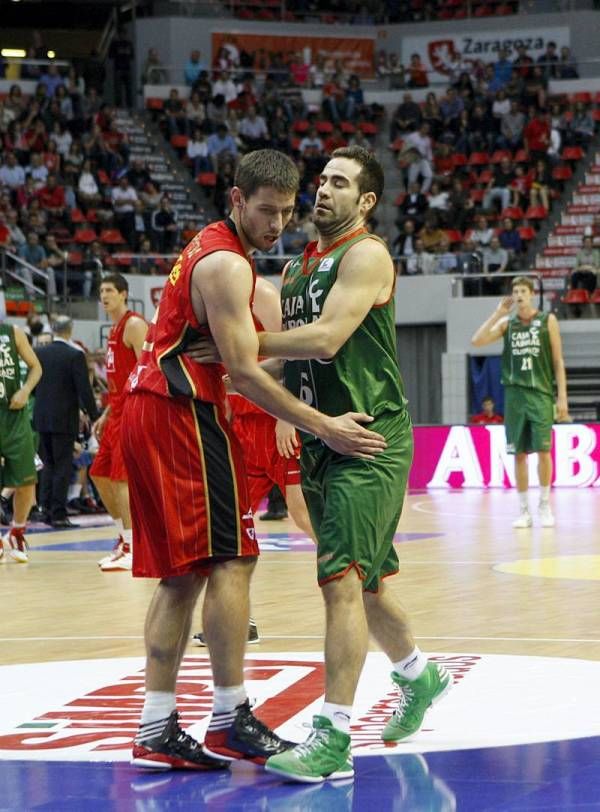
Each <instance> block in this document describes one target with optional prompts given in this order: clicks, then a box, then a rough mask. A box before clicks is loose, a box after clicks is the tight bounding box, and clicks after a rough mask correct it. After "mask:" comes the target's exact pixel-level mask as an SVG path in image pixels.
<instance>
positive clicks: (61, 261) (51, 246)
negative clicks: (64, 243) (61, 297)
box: [43, 234, 67, 289]
mask: <svg viewBox="0 0 600 812" xmlns="http://www.w3.org/2000/svg"><path fill="white" fill-rule="evenodd" d="M43 247H44V251H45V252H46V262H47V263H48V265H47V267H48V268H52V270H53V271H54V275H55V277H57V278H58V279H59V281H60V282H61V283H62V281H63V279H64V269H65V267H66V266H65V262H66V256H67V252H66V251H63V250H62V249H61V248H60V247H59V245H58V243H57V242H56V237H55V236H54V234H46V239H45V240H44V246H43ZM59 287H60V288H61V289H62V284H60V285H59Z"/></svg>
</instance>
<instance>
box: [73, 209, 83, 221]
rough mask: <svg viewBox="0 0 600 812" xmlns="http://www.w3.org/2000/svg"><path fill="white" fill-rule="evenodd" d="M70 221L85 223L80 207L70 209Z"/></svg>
mask: <svg viewBox="0 0 600 812" xmlns="http://www.w3.org/2000/svg"><path fill="white" fill-rule="evenodd" d="M71 222H72V223H85V222H86V217H85V214H84V213H83V212H82V211H81V209H72V210H71Z"/></svg>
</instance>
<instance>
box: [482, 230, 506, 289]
mask: <svg viewBox="0 0 600 812" xmlns="http://www.w3.org/2000/svg"><path fill="white" fill-rule="evenodd" d="M507 267H508V251H507V250H506V249H504V248H502V246H501V245H500V240H499V239H498V237H496V236H493V237H492V239H491V241H490V244H489V246H488V247H487V248H484V249H483V273H484V274H486V278H485V279H484V280H483V294H484V296H490V295H492V294H494V295H499V294H500V293H502V289H503V287H504V280H502V279H501V278H498V276H497V274H501V273H504V271H505V270H506V268H507Z"/></svg>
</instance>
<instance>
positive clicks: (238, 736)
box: [122, 150, 385, 769]
mask: <svg viewBox="0 0 600 812" xmlns="http://www.w3.org/2000/svg"><path fill="white" fill-rule="evenodd" d="M298 181H299V177H298V170H297V169H296V167H295V165H294V164H293V162H292V161H291V160H290V159H289V158H288V157H287V156H286V155H284V154H283V153H279V152H276V151H274V150H260V151H258V152H252V153H248V154H247V155H245V156H244V157H243V158H242V160H241V161H240V164H239V166H238V169H237V171H236V176H235V186H234V187H233V189H232V192H231V199H232V204H233V209H232V215H231V217H230V218H228V220H226V221H224V222H219V223H214V224H212V225H209V226H207V227H206V228H205V229H203V230H202V231H201V232H200V233H199V234H197V235H196V237H194V239H193V240H192V241H191V242H190V243H189V244H188V245H187V246H186V248H185V249H184V250H183V252H182V254H181V255H180V256H179V258H178V259H177V261H176V263H175V264H174V266H173V268H172V270H171V273H170V275H169V279H168V281H167V283H166V284H165V288H164V291H163V294H162V297H161V300H160V303H159V306H158V309H157V311H156V313H155V316H154V319H153V323H152V326H151V328H150V332H149V334H148V338H147V340H146V342H145V344H144V348H145V351H144V353H143V354H142V357H141V358H140V362H139V364H138V366H137V368H136V370H135V372H134V373H133V374H132V375H131V377H130V380H129V388H130V394H129V395H128V397H127V398H126V402H125V407H124V412H123V431H122V441H123V453H124V458H125V462H126V465H127V471H128V474H129V489H130V497H131V508H132V515H133V520H134V522H133V524H134V534H135V539H134V546H133V556H134V557H133V574H134V575H136V576H142V577H153V578H159V579H160V581H159V584H158V586H157V588H156V591H155V593H154V597H153V599H152V602H151V604H150V607H149V610H148V614H147V618H146V626H145V640H146V652H147V659H146V695H145V701H144V707H143V710H142V718H141V725H140V729H139V731H138V735H137V736H136V739H135V744H134V750H133V763H134V764H137V765H139V766H147V767H151V768H156V766H157V764H158V765H159V766H160V765H162V766H163V767H169V766H173V767H183V768H191V769H211V768H222V767H223V766H224V763H223V759H224V760H226V761H231V760H234V759H240V758H244V759H249V760H251V761H255V762H257V763H264V761H265V760H266V758H267V757H268V756H269V755H272V754H273V753H277V752H280V751H281V750H282V749H283V748H285V747H287V746H289V744H288V743H285V742H282V741H281V740H280V739H279V738H278V737H277V736H276V735H275V734H274V733H273V732H272V731H271V730H269V728H267V727H266V726H265V725H264V724H262V723H261V722H260V721H259V720H258V719H257V718H256V717H255V716H254V715H253V714H252V711H251V709H250V705H249V702H248V699H247V695H246V690H245V687H244V678H243V661H244V650H245V643H246V636H247V630H248V618H249V585H250V577H251V574H252V571H253V569H254V566H255V564H256V558H257V555H258V544H257V542H256V535H255V532H254V527H253V523H252V513H251V511H250V503H249V495H248V488H247V482H246V476H245V471H244V465H243V459H242V452H241V448H240V446H239V442H238V441H237V439H236V437H235V435H234V434H233V432H232V430H231V427H230V426H229V423H228V421H227V419H226V415H225V408H224V407H225V388H224V384H223V379H222V368H221V366H220V365H218V364H212V365H206V366H200V365H199V364H197V363H195V362H194V361H193V360H192V359H191V358H190V357H189V356H186V350H187V349H188V348H189V345H190V344H191V343H193V342H194V341H196V339H197V338H198V337H199V336H200V335H209V336H212V337H214V340H215V342H216V345H217V348H218V349H219V351H220V354H221V357H222V359H223V363H224V364H225V366H226V368H227V370H228V372H229V375H230V377H231V382H232V386H233V387H234V388H235V390H236V391H237V392H239V393H240V394H242V395H243V396H245V397H248V398H250V399H252V400H253V401H254V402H256V403H257V404H258V405H259V406H261V407H262V408H264V409H268V410H269V411H270V412H272V413H274V414H276V415H278V416H279V417H281V418H284V419H286V420H288V421H290V422H293V423H294V424H295V425H298V426H300V427H301V428H303V429H304V430H305V431H308V432H310V433H311V434H313V435H316V436H319V437H321V438H322V439H323V440H324V441H325V442H326V443H328V444H329V446H330V447H332V448H335V449H336V450H337V451H338V452H341V453H345V454H360V455H362V456H367V457H369V458H373V457H374V456H375V454H376V453H377V452H379V451H381V450H382V449H383V448H384V447H385V441H384V440H383V438H382V437H381V436H380V435H379V434H376V433H375V432H371V431H368V430H367V429H365V428H364V427H363V426H361V425H360V423H361V422H370V420H371V418H370V417H368V416H367V415H366V414H356V413H355V414H345V415H340V416H339V417H335V418H332V417H327V416H325V415H323V414H321V413H320V412H318V411H316V410H315V409H313V408H311V407H309V406H307V405H306V404H304V403H301V402H300V401H298V400H297V399H295V398H294V397H293V396H292V395H291V394H290V393H289V392H286V391H285V389H283V387H282V386H281V385H280V384H279V383H277V382H276V381H275V380H274V379H273V378H272V377H270V375H269V374H268V373H267V372H266V371H265V370H263V369H262V368H261V367H260V366H259V364H258V359H257V355H258V353H257V350H258V337H257V334H256V330H255V327H254V324H253V321H252V314H251V311H250V303H251V301H252V297H253V292H254V285H255V273H254V270H253V268H252V265H251V261H250V253H251V252H252V251H253V250H254V249H256V248H258V249H260V250H263V251H265V250H268V249H269V248H271V247H272V246H273V245H274V244H275V242H276V241H277V239H278V238H279V236H280V234H281V232H282V231H283V229H284V227H285V225H286V224H287V223H288V222H289V220H290V218H291V216H292V212H293V209H294V201H295V196H296V193H297V190H298ZM205 584H206V596H205V600H204V606H203V628H204V634H205V636H206V641H207V643H208V649H209V653H210V659H211V666H212V672H213V680H214V702H213V714H212V717H211V720H210V723H209V727H208V731H207V733H206V737H205V741H204V751H205V753H206V754H207V755H204V753H203V752H202V750H201V749H200V746H199V745H198V743H197V742H196V741H195V740H194V739H192V738H191V737H190V736H189V735H187V734H185V733H184V732H183V731H182V730H181V728H180V727H179V724H178V721H177V711H176V708H175V706H176V702H175V688H176V679H177V673H178V670H179V664H180V662H181V658H182V656H183V652H184V650H185V646H186V643H187V640H188V638H189V633H190V625H191V621H192V614H193V610H194V607H195V605H196V602H197V600H198V597H199V595H200V593H201V591H202V588H203V587H204V585H205ZM208 756H211V757H213V760H212V761H211V759H210V758H208ZM215 759H218V760H217V761H216V763H215Z"/></svg>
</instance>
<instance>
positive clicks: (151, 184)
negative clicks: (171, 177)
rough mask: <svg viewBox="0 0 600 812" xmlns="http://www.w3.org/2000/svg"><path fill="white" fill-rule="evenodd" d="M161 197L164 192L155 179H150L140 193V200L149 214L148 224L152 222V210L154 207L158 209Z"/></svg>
mask: <svg viewBox="0 0 600 812" xmlns="http://www.w3.org/2000/svg"><path fill="white" fill-rule="evenodd" d="M161 197H162V192H161V191H160V189H159V188H158V185H157V183H156V181H154V180H149V181H148V183H147V184H146V185H145V186H144V188H143V189H142V190H141V191H140V193H139V198H140V202H141V204H142V206H143V207H144V209H145V210H146V213H147V215H148V216H147V218H146V220H147V222H148V225H149V224H150V214H151V211H152V210H153V209H157V208H158V207H159V206H160V199H161Z"/></svg>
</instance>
